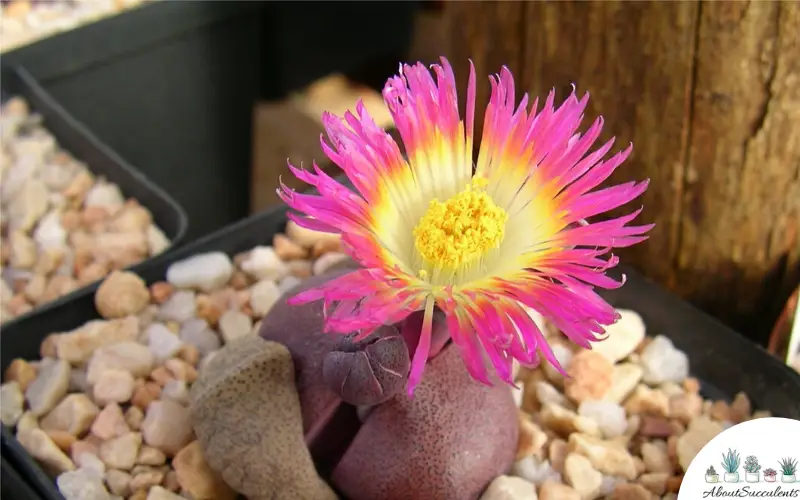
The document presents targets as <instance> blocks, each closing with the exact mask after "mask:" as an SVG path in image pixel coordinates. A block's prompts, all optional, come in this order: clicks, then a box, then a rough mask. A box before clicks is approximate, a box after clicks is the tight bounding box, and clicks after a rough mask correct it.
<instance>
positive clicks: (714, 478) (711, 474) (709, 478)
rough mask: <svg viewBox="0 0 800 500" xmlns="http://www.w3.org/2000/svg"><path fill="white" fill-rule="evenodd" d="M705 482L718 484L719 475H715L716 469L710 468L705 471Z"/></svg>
mask: <svg viewBox="0 0 800 500" xmlns="http://www.w3.org/2000/svg"><path fill="white" fill-rule="evenodd" d="M706 482H707V483H718V482H719V474H717V471H716V469H714V466H713V465H712V466H710V467H709V468H708V469H706Z"/></svg>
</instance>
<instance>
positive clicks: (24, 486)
mask: <svg viewBox="0 0 800 500" xmlns="http://www.w3.org/2000/svg"><path fill="white" fill-rule="evenodd" d="M0 467H1V468H2V478H0V497H2V498H3V500H39V499H40V498H41V497H40V496H39V495H37V494H36V493H34V491H33V489H32V488H31V487H30V485H29V484H28V483H27V482H26V481H25V480H24V479H22V477H21V476H20V475H19V473H18V472H17V471H16V469H14V467H12V466H11V464H10V463H9V462H8V460H6V459H5V457H3V458H2V464H0Z"/></svg>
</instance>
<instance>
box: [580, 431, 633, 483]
mask: <svg viewBox="0 0 800 500" xmlns="http://www.w3.org/2000/svg"><path fill="white" fill-rule="evenodd" d="M567 444H568V448H569V450H570V451H571V452H575V453H579V454H581V455H583V456H585V457H586V458H588V459H589V461H590V462H591V463H592V465H593V466H594V467H595V468H596V469H597V470H598V471H600V472H602V473H604V474H608V475H611V476H620V477H624V478H626V479H628V480H633V479H635V478H636V463H635V462H634V460H633V456H632V455H631V454H630V453H629V452H628V450H627V449H625V448H624V447H623V446H620V445H618V444H616V443H613V442H609V441H603V440H601V439H598V438H594V437H591V436H584V435H582V434H572V435H571V436H570V437H569V440H568V442H567Z"/></svg>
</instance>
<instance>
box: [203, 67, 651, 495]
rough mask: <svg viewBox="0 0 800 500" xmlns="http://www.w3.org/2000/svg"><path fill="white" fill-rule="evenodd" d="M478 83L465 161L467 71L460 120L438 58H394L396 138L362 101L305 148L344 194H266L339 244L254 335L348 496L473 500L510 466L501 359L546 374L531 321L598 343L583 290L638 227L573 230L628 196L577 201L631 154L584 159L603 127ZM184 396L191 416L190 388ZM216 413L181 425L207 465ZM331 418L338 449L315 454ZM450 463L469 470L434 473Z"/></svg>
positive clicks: (601, 275) (450, 79) (315, 172)
mask: <svg viewBox="0 0 800 500" xmlns="http://www.w3.org/2000/svg"><path fill="white" fill-rule="evenodd" d="M491 83H492V85H491V86H492V90H491V95H490V99H489V105H488V108H487V111H486V117H485V125H484V127H483V138H482V140H481V141H480V142H481V144H480V151H479V154H478V158H477V161H475V160H474V159H473V150H474V148H473V146H474V145H475V144H476V143H477V141H478V140H479V138H478V137H476V135H477V134H475V124H476V118H477V117H476V116H475V112H474V110H475V104H476V103H475V99H476V95H477V94H476V75H475V71H474V68H471V71H470V74H469V80H468V85H467V92H466V94H467V99H466V100H467V105H466V110H467V112H466V115H465V117H464V119H463V120H462V119H461V117H460V116H459V106H458V99H457V95H456V81H455V75H454V72H453V70H452V68H451V66H450V64H449V63H448V62H447V61H446V60H444V59H442V64H441V65H433V66H432V67H431V68H430V69H429V68H427V67H426V66H425V65H423V64H421V63H420V64H415V65H403V66H402V67H401V71H400V74H398V75H397V76H394V77H392V78H391V79H389V81H388V83H387V84H386V87H385V88H384V90H383V96H384V99H385V101H386V105H387V107H388V108H389V111H390V113H391V114H392V118H393V120H394V123H395V128H396V129H397V131H398V133H399V135H400V136H401V138H402V143H403V144H402V145H400V144H397V143H396V142H395V141H394V139H392V137H391V136H390V135H389V134H387V133H386V131H384V130H382V129H381V128H379V127H378V126H377V125H376V124H375V122H374V121H373V119H372V118H370V116H369V115H368V113H367V111H366V109H365V108H364V106H363V105H362V104H361V103H359V104H358V105H357V106H356V109H355V112H353V113H351V112H347V113H346V114H345V116H344V118H341V117H337V116H334V115H332V114H330V113H325V114H324V115H323V117H322V121H323V124H324V126H325V129H326V131H327V135H328V141H324V140H323V143H322V148H323V150H324V151H325V153H326V154H327V156H328V157H329V158H330V159H331V160H332V161H333V162H334V163H335V164H337V165H338V166H339V167H341V169H342V170H343V172H344V174H345V175H346V176H347V179H348V181H349V182H350V183H351V184H352V186H353V188H352V189H351V188H348V187H346V186H345V185H343V184H341V183H340V182H338V181H336V180H335V179H333V178H332V177H330V176H328V175H327V174H325V172H323V171H322V170H321V169H319V168H317V167H316V166H314V167H313V168H311V169H308V170H303V169H299V168H295V167H294V166H291V165H290V166H289V168H290V170H291V171H292V173H293V174H294V175H295V176H296V177H297V178H298V179H300V180H301V181H303V182H305V183H307V184H309V185H310V186H313V187H314V188H316V191H317V193H318V194H316V195H312V194H303V193H300V192H295V191H294V190H291V189H289V188H287V187H286V186H285V185H283V184H282V185H281V188H280V190H279V195H280V197H281V199H282V200H283V201H284V202H285V203H286V204H287V205H288V207H289V208H290V209H291V211H290V212H289V214H288V218H289V219H290V220H292V221H293V222H294V223H296V224H297V225H298V226H301V227H303V228H306V229H311V230H315V231H321V232H327V233H333V234H339V235H341V245H342V247H343V250H344V252H345V253H347V254H348V255H349V257H350V258H351V259H352V261H353V266H351V267H350V268H349V269H341V270H339V271H337V272H336V273H328V274H325V275H317V276H314V277H313V278H310V279H308V280H306V281H305V282H304V283H303V285H302V286H300V287H299V288H296V289H294V290H292V291H290V292H287V294H288V296H289V297H287V299H286V300H282V301H281V302H280V303H277V304H275V305H274V306H273V307H272V309H270V312H269V314H268V315H266V316H265V317H264V318H263V320H262V323H261V327H260V331H259V335H260V337H261V338H262V339H264V340H267V341H270V343H269V344H270V346H272V345H273V344H280V345H281V346H283V347H285V348H286V349H287V350H288V351H289V354H290V355H291V359H292V361H293V363H294V365H295V366H296V369H297V389H298V395H299V399H300V410H301V413H302V420H303V431H304V439H305V441H306V443H307V444H308V448H309V450H310V453H311V456H312V458H314V459H315V461H316V463H324V464H328V463H331V464H333V465H331V466H330V468H331V469H332V470H331V471H330V474H329V475H330V478H331V482H332V484H333V485H334V486H335V487H336V489H337V490H338V491H339V492H341V493H342V494H343V495H344V496H346V497H348V498H350V499H351V500H363V499H372V498H381V499H383V500H392V499H396V498H458V499H465V500H466V499H476V498H478V497H479V496H480V494H481V492H482V491H483V490H484V489H485V488H486V486H487V485H488V484H489V482H490V481H491V480H492V479H494V478H495V477H497V476H498V475H499V474H502V473H503V472H504V471H507V470H508V469H509V468H510V467H511V465H512V463H513V461H514V450H513V446H514V445H513V443H516V442H517V439H518V425H519V420H518V410H517V408H516V405H515V403H514V401H513V397H512V395H511V391H510V390H509V386H514V366H515V363H516V364H517V365H522V366H536V365H538V364H539V363H540V362H542V363H550V364H551V365H553V366H554V367H555V368H556V369H557V370H558V371H559V372H561V373H565V370H564V369H563V368H562V367H561V366H560V364H559V362H558V360H557V359H556V356H555V354H554V352H553V349H552V347H551V346H550V345H549V344H548V341H547V340H546V338H545V336H544V333H543V332H542V330H541V329H540V327H539V326H538V325H537V323H536V321H535V320H534V318H535V316H536V315H537V314H539V315H541V316H543V317H545V318H546V319H548V320H549V321H550V322H551V323H552V324H553V325H554V327H556V328H558V329H559V330H560V331H561V332H563V333H564V335H565V337H566V338H567V339H569V340H571V341H572V342H574V343H575V344H577V345H578V346H581V347H584V348H590V347H591V344H592V342H597V341H600V340H602V339H603V338H604V326H603V325H606V326H607V325H610V324H613V323H614V322H615V321H616V320H617V319H619V318H620V315H619V313H618V312H617V311H616V310H615V309H614V307H612V306H611V305H610V304H608V303H607V302H606V301H605V300H603V299H602V298H601V297H600V296H599V295H597V293H596V291H595V290H594V288H595V287H600V288H618V287H619V286H621V285H622V284H623V282H624V280H621V281H616V280H615V279H613V278H612V277H611V276H608V275H606V273H605V271H607V270H608V269H609V268H611V267H614V266H616V265H617V264H618V262H619V259H618V257H617V256H615V255H611V256H607V252H609V251H610V250H611V249H612V248H613V247H627V246H631V245H634V244H636V243H639V242H641V241H643V240H644V239H646V233H647V232H648V231H649V230H650V229H651V228H652V225H650V224H648V225H639V226H630V225H628V223H630V222H631V221H633V219H634V218H635V217H636V215H638V213H639V210H635V211H633V212H631V213H629V214H628V215H624V216H622V217H619V218H613V219H608V220H602V221H599V222H596V223H593V222H587V220H586V219H589V218H593V217H594V216H597V215H600V214H602V213H604V212H606V211H608V210H613V209H616V208H618V207H620V206H622V205H624V204H626V203H628V202H629V201H632V200H634V199H636V198H638V197H639V196H640V195H641V194H642V193H643V192H644V191H645V189H646V188H647V182H629V183H625V184H620V185H617V186H612V187H604V188H602V189H597V190H596V188H599V186H600V185H601V184H604V182H605V181H606V180H607V179H608V178H609V176H610V175H611V174H612V172H613V171H614V170H615V169H616V167H617V166H619V165H620V164H621V163H622V162H623V161H624V160H625V159H626V158H627V156H628V155H629V154H630V152H631V148H630V147H628V148H625V149H624V150H622V151H620V152H619V153H617V154H615V155H613V156H611V157H610V158H608V159H607V160H602V158H603V156H604V155H605V154H606V153H607V152H608V151H609V150H610V148H611V147H612V143H611V142H610V141H609V142H606V143H605V144H604V145H602V146H601V147H600V149H598V150H597V151H595V152H591V153H590V150H591V149H592V147H593V146H592V145H593V144H594V143H595V142H596V140H597V139H598V137H599V136H600V131H601V126H602V120H601V119H598V120H596V121H595V122H594V124H592V125H591V126H590V127H589V128H588V129H587V131H586V132H585V133H580V132H579V131H578V129H579V127H580V122H581V119H582V116H583V113H584V111H585V109H586V106H587V104H588V95H586V96H578V95H577V94H575V93H574V92H573V94H571V95H570V96H569V97H567V99H566V101H565V102H564V103H563V104H561V105H560V106H555V105H554V99H555V93H554V92H551V93H550V94H549V96H548V97H547V98H546V99H545V100H542V101H537V102H536V103H534V104H533V108H534V110H533V111H532V110H530V109H529V108H528V102H529V98H528V96H525V97H523V98H522V103H521V104H520V105H517V104H516V102H515V98H514V95H515V90H514V81H513V77H512V75H511V72H510V71H509V70H508V69H507V68H503V69H502V70H501V72H500V74H499V75H498V76H496V77H492V78H491ZM219 359H222V358H219ZM214 361H215V362H216V361H217V359H216V358H215V360H214ZM218 365H219V366H223V365H222V362H221V361H220V363H218ZM214 366H216V365H214V363H211V364H210V365H209V370H211V369H212V368H213V367H214ZM423 374H424V376H423ZM199 383H205V382H204V378H203V377H201V379H200V381H199ZM195 394H196V397H195V400H194V401H193V407H196V408H200V407H201V405H199V404H196V402H197V400H198V399H199V398H200V396H202V395H203V394H204V393H203V392H202V391H201V390H196V391H195ZM215 404H216V403H215ZM214 408H215V410H216V409H217V408H219V410H224V406H219V407H214ZM353 409H355V410H357V411H353ZM339 410H342V411H339ZM216 416H217V413H216V412H212V411H207V412H200V411H199V410H198V411H195V414H194V416H193V421H194V422H195V429H196V432H197V434H198V439H199V441H200V442H201V444H202V445H203V447H204V451H205V452H206V456H212V457H213V456H216V455H217V454H216V453H215V452H214V449H215V448H213V446H211V444H213V443H211V441H212V440H213V439H215V436H221V435H222V433H221V432H219V426H215V425H212V424H213V422H210V419H212V418H216ZM356 417H357V419H356ZM237 418H238V417H237ZM207 421H208V422H207ZM346 425H350V426H351V427H354V430H353V431H352V434H354V435H355V437H354V438H353V439H352V442H351V443H347V446H345V447H343V448H345V449H342V450H338V451H331V450H327V449H325V446H326V445H330V446H332V445H333V444H335V443H334V440H333V439H332V438H331V437H330V436H334V435H341V434H342V432H341V430H342V428H344V427H345V426H346ZM205 430H208V432H205ZM212 431H213V432H212ZM325 436H328V438H325ZM220 439H221V438H220ZM509 443H512V444H509ZM223 444H224V443H223ZM220 446H222V444H220ZM330 446H329V447H330ZM423 456H424V459H422V458H421V457H423ZM210 465H211V466H212V467H214V466H215V464H213V463H210ZM454 470H463V471H469V472H468V474H467V475H466V476H465V477H464V478H459V480H452V479H448V480H443V479H442V476H443V475H448V474H450V473H451V471H454ZM398 477H410V478H413V481H410V482H408V483H407V484H408V485H409V487H410V488H412V491H408V490H407V489H398V488H397V484H398V483H397V481H398ZM403 481H405V480H403ZM404 484H406V483H405V482H404ZM404 488H405V487H404ZM244 493H246V492H244Z"/></svg>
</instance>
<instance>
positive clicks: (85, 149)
mask: <svg viewBox="0 0 800 500" xmlns="http://www.w3.org/2000/svg"><path fill="white" fill-rule="evenodd" d="M12 96H22V97H24V98H25V99H26V100H27V101H28V104H29V105H30V107H31V110H32V111H35V112H37V113H38V114H40V115H41V116H42V118H43V119H44V121H43V123H44V126H45V127H46V128H47V129H48V131H49V132H50V133H51V134H53V136H54V137H55V138H56V141H57V142H58V145H59V146H60V147H61V148H62V149H64V150H66V151H68V152H69V153H71V154H72V155H73V156H74V157H75V158H77V159H78V160H80V161H82V162H84V163H86V165H87V167H88V168H89V170H90V171H91V172H93V173H94V174H96V175H102V176H104V177H105V178H106V179H108V180H109V181H111V182H113V183H115V184H117V185H118V186H119V187H120V189H121V190H122V193H123V194H124V195H125V196H127V197H133V198H135V199H136V200H138V201H139V203H141V204H142V206H144V207H146V208H148V209H149V210H150V212H151V213H152V214H153V221H154V222H155V224H156V225H157V226H158V227H159V228H161V230H162V231H164V234H165V235H166V236H167V238H169V240H170V242H171V244H172V245H173V246H176V245H178V244H180V243H181V241H182V240H183V238H184V236H185V235H186V228H187V218H186V213H185V212H184V211H183V208H181V206H180V205H178V203H177V202H176V201H175V200H173V199H172V198H171V197H170V196H169V195H168V194H167V193H166V192H164V190H163V189H161V188H160V187H158V186H156V185H155V184H153V183H152V182H151V181H150V180H149V179H148V178H147V177H146V176H144V175H143V174H142V173H140V172H138V171H137V170H136V169H135V168H133V167H132V166H130V165H129V164H128V163H126V162H125V161H124V160H122V159H121V158H120V157H119V155H117V154H116V153H115V152H114V151H112V150H111V149H109V148H108V147H107V146H106V145H105V144H103V143H102V142H100V141H99V140H98V139H97V138H96V137H94V136H93V135H92V134H91V133H90V132H89V131H88V130H86V128H84V126H83V125H82V124H81V123H79V122H78V121H76V120H75V119H74V118H73V117H72V116H70V115H69V113H67V112H66V111H65V110H64V109H63V108H62V107H61V106H59V105H58V104H57V103H56V102H55V101H54V100H53V98H52V97H51V96H50V95H49V94H48V93H47V92H46V91H45V90H44V89H42V87H41V86H40V85H39V84H38V83H37V82H36V80H35V79H34V78H33V77H32V76H31V75H30V74H29V73H28V72H27V71H26V70H24V69H21V68H18V69H16V70H11V69H5V68H4V70H3V82H2V101H3V102H5V101H6V99H8V98H10V97H12ZM139 265H140V266H141V263H140V264H139ZM97 285H98V284H97V283H94V284H92V285H89V286H88V287H84V288H81V289H78V290H76V291H74V292H72V293H70V294H68V295H65V296H63V297H61V298H59V299H56V300H55V301H53V302H50V303H48V304H46V305H43V306H41V307H38V308H36V309H34V310H33V311H31V312H29V313H27V314H24V315H22V316H20V317H19V318H16V319H14V320H11V321H10V322H8V323H6V324H5V325H4V326H3V329H4V330H5V327H6V326H8V325H10V324H12V323H14V322H16V321H20V320H22V319H23V318H25V317H28V316H31V315H37V314H40V313H44V311H45V310H46V309H47V308H49V307H51V306H54V305H57V304H60V303H66V302H69V301H71V300H73V299H75V298H76V297H79V296H82V295H87V294H88V295H91V292H90V290H91V289H94V288H96V287H97ZM5 345H6V342H5V340H3V348H4V349H5Z"/></svg>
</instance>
